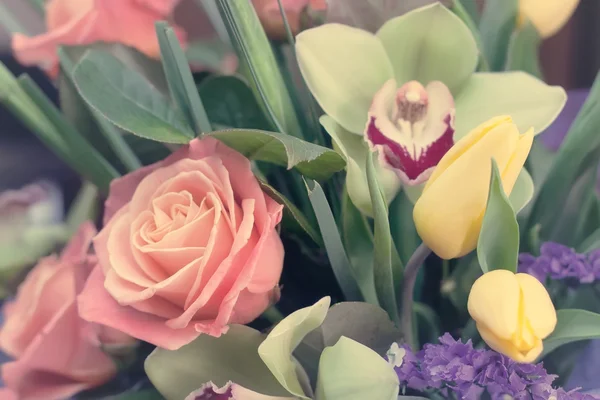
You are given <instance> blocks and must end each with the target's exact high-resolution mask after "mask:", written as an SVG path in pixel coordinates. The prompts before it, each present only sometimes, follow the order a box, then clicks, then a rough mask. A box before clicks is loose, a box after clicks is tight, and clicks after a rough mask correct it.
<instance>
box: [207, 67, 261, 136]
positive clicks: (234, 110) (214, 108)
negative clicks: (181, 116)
mask: <svg viewBox="0 0 600 400" xmlns="http://www.w3.org/2000/svg"><path fill="white" fill-rule="evenodd" d="M198 91H199V92H200V97H202V101H203V102H204V108H205V109H206V113H207V114H208V118H209V119H210V121H211V122H212V123H213V124H218V125H221V126H227V127H231V128H246V129H265V130H269V129H271V124H270V123H269V122H268V121H267V120H266V118H265V115H264V114H263V111H262V110H261V108H260V106H259V105H258V103H257V102H256V98H255V97H254V94H253V93H252V89H250V87H249V86H248V84H247V83H246V82H244V81H243V80H242V79H240V78H238V77H237V76H219V75H212V76H209V77H208V78H206V79H204V80H203V81H202V83H200V85H199V86H198Z"/></svg>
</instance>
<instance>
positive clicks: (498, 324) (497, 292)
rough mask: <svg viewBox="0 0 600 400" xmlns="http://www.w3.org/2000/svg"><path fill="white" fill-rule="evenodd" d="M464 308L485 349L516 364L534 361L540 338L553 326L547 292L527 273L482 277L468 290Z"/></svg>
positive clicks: (503, 272) (501, 272)
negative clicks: (467, 298)
mask: <svg viewBox="0 0 600 400" xmlns="http://www.w3.org/2000/svg"><path fill="white" fill-rule="evenodd" d="M468 309H469V314H471V317H472V318H473V320H475V322H476V324H477V330H478V331H479V333H480V334H481V337H482V338H483V340H485V342H486V343H487V344H488V346H490V347H491V348H492V349H494V350H496V351H497V352H500V353H503V354H505V355H507V356H508V357H510V358H512V359H513V360H515V361H517V362H532V361H534V360H535V359H536V358H537V357H538V356H539V355H540V354H541V353H542V350H543V348H544V346H543V343H542V339H544V338H546V337H547V336H548V335H550V334H551V333H552V331H553V330H554V328H555V327H556V310H555V309H554V305H553V304H552V300H550V295H549V294H548V291H547V290H546V288H545V287H544V285H542V284H541V283H540V281H538V280H537V279H536V278H534V277H533V276H531V275H528V274H514V273H512V272H511V271H507V270H495V271H490V272H488V273H486V274H483V276H481V277H480V278H479V279H477V280H476V281H475V283H474V284H473V287H472V288H471V293H469V301H468Z"/></svg>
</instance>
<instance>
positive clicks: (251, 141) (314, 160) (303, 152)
mask: <svg viewBox="0 0 600 400" xmlns="http://www.w3.org/2000/svg"><path fill="white" fill-rule="evenodd" d="M209 136H212V137H214V138H217V139H219V140H220V141H221V142H223V143H225V144H226V145H227V146H229V147H231V148H232V149H234V150H237V151H239V152H240V153H242V154H243V155H244V156H246V157H248V158H249V159H250V160H257V161H266V162H270V163H273V164H277V165H281V166H284V167H287V168H288V169H292V168H294V167H295V168H296V169H297V170H298V172H300V173H301V174H302V175H304V176H306V177H308V178H311V179H315V180H325V179H327V178H329V177H330V176H331V175H332V174H333V173H335V172H338V171H341V170H342V169H343V168H344V167H345V166H346V163H345V161H344V159H343V158H342V156H340V155H339V154H338V153H336V152H335V151H333V150H331V149H328V148H326V147H321V146H318V145H316V144H312V143H309V142H305V141H303V140H301V139H298V138H295V137H293V136H289V135H286V134H284V133H278V132H267V131H259V130H253V129H230V130H224V131H218V132H212V133H210V134H209Z"/></svg>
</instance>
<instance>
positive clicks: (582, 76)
mask: <svg viewBox="0 0 600 400" xmlns="http://www.w3.org/2000/svg"><path fill="white" fill-rule="evenodd" d="M349 1H350V0H349ZM397 1H404V0H397ZM195 7H197V5H196V3H195V2H194V1H193V0H184V1H182V3H181V4H180V5H179V7H178V9H177V10H176V14H175V17H176V20H177V21H178V22H179V24H180V25H182V26H184V27H185V28H186V30H187V31H188V32H189V35H190V36H191V37H194V36H199V35H203V36H206V32H211V31H213V28H212V26H210V24H209V23H208V21H198V20H197V18H195V16H197V15H198V13H197V12H195V11H194V8H195ZM6 9H10V10H11V12H12V13H13V14H14V15H16V16H17V17H18V18H19V20H20V21H21V24H22V25H23V26H22V28H26V30H27V32H28V33H30V34H35V33H40V32H43V31H44V22H43V20H42V18H41V17H40V16H39V14H38V13H37V12H36V11H35V10H34V9H32V8H31V6H30V4H29V3H28V2H26V1H23V0H0V21H2V22H3V24H7V23H9V22H10V21H8V18H5V16H6V13H5V11H4V10H6ZM599 19H600V1H598V0H581V3H580V4H579V7H578V9H577V10H576V12H575V14H574V16H573V18H571V19H570V21H569V22H568V23H567V25H566V26H565V27H563V29H562V30H561V31H560V32H559V33H558V34H557V35H555V36H553V37H551V38H549V39H548V40H546V41H545V43H544V44H543V46H542V51H541V60H542V69H543V72H544V76H545V77H546V79H547V81H548V83H550V84H553V85H561V86H563V87H565V89H567V90H573V89H585V88H589V87H590V86H591V84H592V82H593V80H594V77H595V75H596V73H597V71H598V70H599V68H600V25H599V24H598V23H597V21H598V20H599ZM590 41H591V43H590ZM0 54H1V58H2V61H3V62H4V63H5V64H6V65H7V66H8V67H9V68H10V69H11V70H12V72H13V73H15V74H17V75H18V74H19V73H21V72H23V71H24V70H25V69H24V68H23V67H21V66H19V65H18V64H17V63H16V62H15V61H14V59H12V57H11V55H10V34H9V33H8V32H7V30H5V29H3V28H0ZM27 72H28V73H30V74H31V75H32V76H33V77H34V78H35V79H36V80H37V81H38V83H39V84H40V85H41V86H42V88H43V89H44V90H45V91H46V92H47V93H48V94H49V95H50V97H51V98H53V99H55V100H56V91H55V90H54V87H53V86H52V84H51V83H50V82H49V81H48V80H47V79H46V77H45V75H44V74H42V73H41V72H40V71H36V70H32V69H27ZM575 97H577V93H576V94H575ZM580 97H581V96H580ZM581 100H583V97H582V98H581ZM576 103H579V102H578V101H577V102H576ZM573 106H574V107H568V108H569V109H571V111H569V110H566V111H565V113H567V112H570V113H576V111H577V109H578V106H579V104H573ZM567 127H568V125H567ZM565 128H566V127H562V126H561V127H559V126H556V127H555V129H565ZM26 160H27V161H26ZM32 160H33V161H32ZM39 178H50V179H52V180H54V181H56V182H57V183H59V184H60V186H61V187H63V189H64V190H65V200H66V202H67V204H68V202H69V200H70V199H71V198H72V197H73V195H74V194H75V193H76V190H77V186H78V178H77V176H76V175H75V174H73V173H72V172H71V171H69V169H68V168H67V167H66V166H65V165H64V164H62V163H61V162H60V161H59V160H58V159H57V158H56V157H54V156H53V154H52V153H50V152H49V151H48V150H46V149H45V147H44V146H43V145H42V144H41V143H40V142H39V141H38V140H37V138H35V137H34V136H33V135H32V134H30V133H29V132H28V131H27V130H26V129H24V128H23V127H22V126H21V125H20V123H19V122H18V121H16V120H15V119H14V118H13V117H12V116H11V115H10V114H9V113H8V112H7V111H6V110H4V109H2V108H0V190H5V189H7V188H16V187H19V186H21V185H23V184H26V183H29V182H31V181H32V180H34V179H39Z"/></svg>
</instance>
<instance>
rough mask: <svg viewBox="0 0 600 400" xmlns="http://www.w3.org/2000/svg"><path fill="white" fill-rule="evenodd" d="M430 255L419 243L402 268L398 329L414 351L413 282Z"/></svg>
mask: <svg viewBox="0 0 600 400" xmlns="http://www.w3.org/2000/svg"><path fill="white" fill-rule="evenodd" d="M430 254H431V249H430V248H429V247H427V245H426V244H425V243H421V245H419V247H417V249H416V250H415V252H414V253H413V255H412V256H411V257H410V260H408V264H406V267H405V268H404V282H403V284H402V315H401V319H400V325H401V326H400V327H401V329H402V333H403V334H404V341H405V342H406V343H408V344H410V345H411V346H412V347H413V349H414V350H415V351H416V350H417V349H416V345H415V341H414V338H413V327H412V324H413V297H414V292H415V282H416V280H417V274H418V273H419V269H420V268H421V265H423V263H424V262H425V260H426V259H427V257H428V256H429V255H430Z"/></svg>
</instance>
